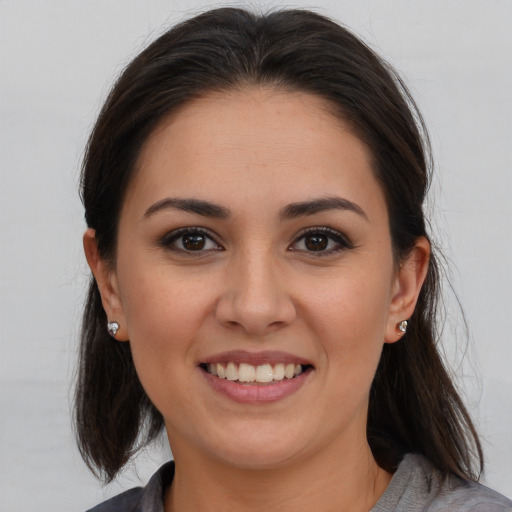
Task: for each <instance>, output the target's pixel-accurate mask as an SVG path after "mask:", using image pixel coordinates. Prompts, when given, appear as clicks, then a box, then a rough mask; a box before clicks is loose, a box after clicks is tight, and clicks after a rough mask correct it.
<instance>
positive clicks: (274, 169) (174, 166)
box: [86, 88, 421, 468]
mask: <svg viewBox="0 0 512 512" xmlns="http://www.w3.org/2000/svg"><path fill="white" fill-rule="evenodd" d="M327 107H328V106H327V105H326V104H325V103H324V102H323V101H322V100H320V99H318V98H316V97H315V96H312V95H308V94H305V93H290V92H283V91H279V90H277V91H276V90H269V89H264V88H260V89H258V88H254V89H248V90H246V91H243V92H240V91H238V92H232V93H226V94H215V95H211V96H209V97H205V98H202V99H199V100H196V101H194V102H192V103H190V104H188V105H186V106H185V107H184V108H183V109H182V110H180V111H179V112H178V113H177V114H176V115H174V116H173V117H172V118H170V119H169V120H168V121H167V122H166V123H164V124H162V125H161V127H160V128H159V129H157V130H156V131H155V133H154V134H153V135H152V136H151V137H150V139H149V141H148V142H147V144H146V146H145V148H144V151H143V153H142V155H141V159H140V161H139V165H138V170H137V172H136V174H135V176H134V178H133V181H132V182H131V184H130V186H129V188H128V191H127V195H126V198H125V201H124V206H123V208H122V212H121V217H120V223H119V237H118V247H117V259H116V262H115V268H114V269H112V270H110V271H107V270H105V272H106V273H107V274H108V275H107V278H106V279H104V280H103V281H104V282H103V281H102V280H101V279H102V278H101V277H99V284H100V288H101V290H102V295H103V300H104V304H105V308H106V310H107V314H108V316H109V318H110V319H111V320H116V321H118V322H119V323H120V325H121V329H120V331H119V334H118V339H121V340H126V339H129V340H130V345H131V348H132V352H133V358H134V362H135V366H136V369H137V372H138V375H139V377H140V380H141V382H142V384H143V386H144V388H145V390H146V392H147V394H148V395H149V397H150V399H151V401H152V402H153V403H154V404H155V406H156V407H157V408H158V409H159V411H160V412H161V413H162V415H163V417H164V419H165V424H166V427H167V431H168V435H169V438H170V441H171V447H172V449H173V452H174V454H175V456H176V457H177V458H178V457H179V456H180V453H192V452H194V453H196V454H197V455H199V456H204V457H211V458H213V459H215V460H221V461H224V462H226V463H228V464H232V465H235V466H238V467H254V468H255V467H277V466H279V465H282V464H286V463H289V462H293V461H298V460H300V459H301V458H307V457H311V456H313V454H318V453H322V452H323V453H327V451H332V453H338V454H339V453H343V452H342V451H343V450H344V451H345V452H348V451H350V450H352V449H355V448H356V447H357V448H358V449H359V448H360V447H361V446H362V445H365V443H366V439H365V425H366V416H367V407H368V394H369V389H370V385H371V382H372V379H373V376H374V373H375V370H376V367H377V364H378V361H379V357H380V354H381V350H382V347H383V343H385V342H394V341H396V340H398V339H399V334H398V333H397V331H396V324H397V322H399V321H400V320H403V319H404V318H407V317H408V316H409V315H410V314H411V313H412V309H413V308H414V301H415V298H416V295H417V292H418V291H419V285H420V284H421V283H419V284H418V282H419V281H421V276H420V275H419V274H421V272H420V271H419V270H418V269H417V268H416V266H415V265H414V264H411V265H405V266H404V267H402V270H399V271H397V269H396V266H395V265H394V261H393V256H392V247H391V241H390V233H389V228H388V215H387V209H386V204H385V200H384V196H383V193H382V190H381V188H380V186H379V184H378V183H377V181H376V179H375V178H374V175H373V173H372V169H371V168H370V162H369V155H368V151H367V148H366V147H365V145H364V144H363V143H362V142H361V141H360V140H359V139H358V138H357V137H355V136H354V135H353V134H352V133H351V131H350V130H349V129H348V128H347V126H345V125H344V124H343V123H341V122H340V121H339V120H337V119H335V118H334V117H332V116H331V115H329V114H328V113H327ZM86 245H87V244H86ZM416 259H418V258H416ZM411 268H412V270H411ZM404 269H405V270H404ZM407 269H408V270H407ZM96 274H98V273H96ZM97 277H98V275H97ZM297 373H298V375H295V376H294V377H292V375H294V374H297ZM290 377H292V378H290Z"/></svg>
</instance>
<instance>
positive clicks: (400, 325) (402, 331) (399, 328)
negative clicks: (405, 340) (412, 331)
mask: <svg viewBox="0 0 512 512" xmlns="http://www.w3.org/2000/svg"><path fill="white" fill-rule="evenodd" d="M396 330H397V331H398V334H400V336H401V335H402V334H405V333H406V331H407V320H402V321H401V322H399V323H398V324H397V325H396Z"/></svg>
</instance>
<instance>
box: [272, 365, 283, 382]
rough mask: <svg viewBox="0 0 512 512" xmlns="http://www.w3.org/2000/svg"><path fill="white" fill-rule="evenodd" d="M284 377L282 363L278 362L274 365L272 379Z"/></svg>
mask: <svg viewBox="0 0 512 512" xmlns="http://www.w3.org/2000/svg"><path fill="white" fill-rule="evenodd" d="M283 379H284V364H283V363H279V364H276V365H275V366H274V380H283Z"/></svg>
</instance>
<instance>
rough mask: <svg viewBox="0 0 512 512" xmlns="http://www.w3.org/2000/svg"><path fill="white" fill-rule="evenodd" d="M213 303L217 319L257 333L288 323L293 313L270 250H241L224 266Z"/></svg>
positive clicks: (292, 306) (222, 322) (293, 309)
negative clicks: (248, 252)
mask: <svg viewBox="0 0 512 512" xmlns="http://www.w3.org/2000/svg"><path fill="white" fill-rule="evenodd" d="M225 275H226V277H225V281H224V284H223V288H222V293H221V296H220V298H219V301H218V303H217V307H216V318H217V321H218V322H219V323H220V324H222V325H223V326H225V327H229V328H231V329H232V328H239V329H241V330H243V331H245V332H246V333H247V334H250V335H255V336H261V335H265V334H268V333H270V332H273V331H275V330H277V329H279V328H282V327H284V326H286V325H289V324H290V323H291V322H292V321H293V320H294V318H295V317H296V308H295V305H294V302H293V300H292V298H291V296H290V294H289V293H288V292H287V289H288V286H287V285H288V284H289V283H287V279H286V277H285V275H283V272H282V268H280V266H279V264H278V263H277V262H276V261H275V258H273V256H272V254H265V253H263V252H259V253H255V252H254V251H253V252H252V253H251V254H247V253H245V254H241V255H240V257H238V258H237V259H235V260H233V261H232V262H231V263H230V265H229V267H228V268H226V274H225Z"/></svg>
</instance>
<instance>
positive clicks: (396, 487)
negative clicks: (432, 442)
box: [372, 454, 512, 512]
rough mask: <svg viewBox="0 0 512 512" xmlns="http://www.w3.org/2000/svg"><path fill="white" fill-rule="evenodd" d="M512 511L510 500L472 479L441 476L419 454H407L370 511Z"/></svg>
mask: <svg viewBox="0 0 512 512" xmlns="http://www.w3.org/2000/svg"><path fill="white" fill-rule="evenodd" d="M470 511H479V512H512V501H510V500H509V499H507V498H506V497H505V496H502V495H501V494H499V493H497V492H496V491H493V490H492V489H489V488H488V487H485V486H484V485H481V484H479V483H476V482H471V481H468V480H464V479H462V478H459V477H457V476H455V475H451V476H448V477H446V478H445V477H443V475H442V474H441V473H440V472H439V471H438V470H437V469H436V468H434V466H433V465H432V464H431V463H430V462H429V461H427V460H426V459H425V458H423V457H422V456H420V455H413V454H408V455H406V456H405V457H404V459H403V461H402V462H401V464H400V466H399V467H398V469H397V471H396V473H395V475H394V476H393V479H392V480H391V483H390V484H389V487H388V489H387V490H386V492H385V493H384V494H383V496H382V497H381V499H380V500H379V501H378V503H377V505H376V506H375V507H374V508H373V509H372V512H470Z"/></svg>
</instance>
